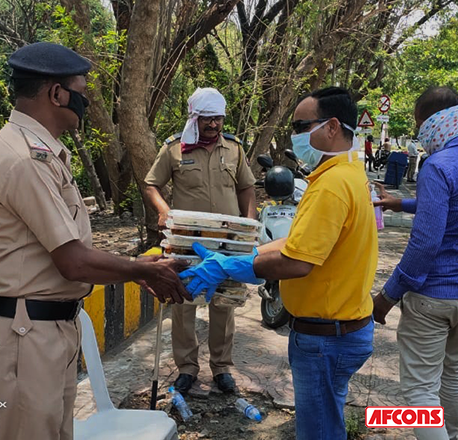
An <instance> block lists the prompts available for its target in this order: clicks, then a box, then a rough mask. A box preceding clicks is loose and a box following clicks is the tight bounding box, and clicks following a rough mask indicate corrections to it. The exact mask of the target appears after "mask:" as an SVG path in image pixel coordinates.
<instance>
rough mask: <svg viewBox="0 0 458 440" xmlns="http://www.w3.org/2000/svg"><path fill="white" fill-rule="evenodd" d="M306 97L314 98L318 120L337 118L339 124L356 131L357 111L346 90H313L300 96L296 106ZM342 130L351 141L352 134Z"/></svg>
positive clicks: (335, 88) (345, 129) (349, 131)
mask: <svg viewBox="0 0 458 440" xmlns="http://www.w3.org/2000/svg"><path fill="white" fill-rule="evenodd" d="M308 97H312V98H315V99H316V100H317V101H318V117H319V118H320V119H324V118H337V119H338V120H339V121H340V122H341V123H343V124H347V125H348V126H350V127H351V128H353V129H356V122H357V119H358V109H357V108H356V103H355V102H354V101H353V99H352V97H351V95H350V92H349V91H348V90H347V89H344V88H342V87H326V88H324V89H319V90H315V91H313V92H312V93H307V94H305V95H302V96H301V97H300V98H299V100H298V102H297V104H299V103H300V102H302V101H303V100H304V99H305V98H308ZM342 129H343V134H344V136H345V137H346V138H347V139H349V140H351V139H353V132H352V131H351V130H348V129H347V128H345V127H343V126H342Z"/></svg>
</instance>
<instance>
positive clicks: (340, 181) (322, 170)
mask: <svg viewBox="0 0 458 440" xmlns="http://www.w3.org/2000/svg"><path fill="white" fill-rule="evenodd" d="M352 158H353V160H352V161H349V160H348V155H347V154H341V155H339V156H336V157H333V158H331V159H329V160H327V161H326V162H324V163H323V164H322V165H320V166H319V167H318V168H317V169H316V170H315V171H314V172H313V173H312V174H310V176H309V178H308V180H309V187H308V189H307V192H306V193H305V195H304V197H303V198H302V200H301V202H300V204H299V206H298V210H297V213H296V217H295V219H294V222H293V224H292V226H291V231H290V233H289V237H288V240H287V242H286V245H285V247H284V249H283V250H282V253H283V254H284V255H286V256H287V257H289V258H292V259H295V260H301V261H306V262H308V263H312V264H314V265H315V266H314V268H313V269H312V271H311V272H310V274H309V275H308V276H306V277H303V278H296V279H291V280H284V281H282V282H281V284H280V291H281V296H282V299H283V303H284V304H285V306H286V308H287V310H288V311H289V312H290V313H291V314H292V315H293V316H295V317H312V318H323V319H339V320H352V319H362V318H365V317H367V316H369V315H371V313H372V308H373V303H372V298H371V296H370V291H371V288H372V283H373V281H374V276H375V270H376V268H377V253H378V238H377V227H376V224H375V215H374V207H373V204H372V201H371V196H370V190H369V182H368V180H367V177H366V173H365V171H364V167H363V164H362V163H361V162H360V161H359V160H358V155H357V153H352Z"/></svg>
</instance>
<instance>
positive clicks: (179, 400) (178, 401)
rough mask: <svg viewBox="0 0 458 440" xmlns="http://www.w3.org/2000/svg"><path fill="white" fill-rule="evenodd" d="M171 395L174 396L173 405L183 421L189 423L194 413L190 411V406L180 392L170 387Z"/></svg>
mask: <svg viewBox="0 0 458 440" xmlns="http://www.w3.org/2000/svg"><path fill="white" fill-rule="evenodd" d="M169 393H170V394H171V396H172V404H173V406H174V407H175V408H176V409H177V410H178V412H179V413H180V415H181V418H182V419H183V421H184V422H186V421H188V420H189V419H190V418H191V417H192V411H191V410H190V409H189V406H188V404H187V403H186V401H185V400H184V398H183V396H182V395H181V393H180V392H179V391H176V390H175V387H170V388H169Z"/></svg>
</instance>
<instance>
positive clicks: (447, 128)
mask: <svg viewBox="0 0 458 440" xmlns="http://www.w3.org/2000/svg"><path fill="white" fill-rule="evenodd" d="M457 136H458V106H454V107H450V108H446V109H444V110H441V111H439V112H437V113H434V114H433V115H432V116H430V117H429V118H428V119H427V120H426V121H425V122H423V124H421V127H420V131H419V133H418V140H419V141H420V143H421V145H422V147H423V148H424V149H425V151H426V152H427V153H428V154H429V155H431V154H433V153H434V152H436V151H439V150H442V149H443V148H444V147H445V144H447V142H449V141H451V140H452V139H454V138H456V137H457Z"/></svg>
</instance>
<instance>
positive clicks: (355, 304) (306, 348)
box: [180, 87, 378, 440]
mask: <svg viewBox="0 0 458 440" xmlns="http://www.w3.org/2000/svg"><path fill="white" fill-rule="evenodd" d="M356 119H357V109H356V105H355V103H354V102H353V100H352V99H351V97H350V95H349V93H348V91H346V90H345V89H341V88H337V87H330V88H326V89H322V90H318V91H315V92H313V93H311V94H309V95H307V96H305V97H303V98H302V100H301V101H300V102H299V104H298V105H297V108H296V110H295V113H294V118H293V128H294V131H295V134H294V135H293V136H292V141H293V148H294V151H295V152H296V154H297V155H298V156H299V157H300V158H301V159H302V160H303V161H304V162H307V163H308V164H309V165H310V166H312V167H313V168H315V169H314V171H313V172H312V174H310V176H309V187H308V190H307V193H306V194H305V196H304V197H303V199H302V201H301V203H300V204H299V207H298V211H297V213H296V217H295V220H294V222H293V225H292V227H291V231H290V233H289V236H288V238H286V239H282V240H278V241H275V242H272V243H269V244H267V245H264V246H261V247H260V248H258V249H257V251H256V252H254V253H253V255H249V256H243V257H230V258H229V257H225V256H223V255H221V254H216V253H214V252H211V251H208V250H206V249H205V248H203V247H202V246H200V245H198V244H195V245H194V249H195V250H196V252H198V253H199V254H200V255H201V257H202V258H203V259H204V261H203V262H202V263H201V264H200V265H199V266H196V267H194V268H192V269H188V270H186V271H185V272H182V273H181V274H180V277H183V278H184V277H188V276H192V277H193V280H192V281H191V282H190V283H189V284H188V285H187V289H188V291H189V292H190V293H191V294H192V295H193V296H196V295H198V294H199V293H200V292H201V291H202V289H207V292H212V291H213V290H214V288H215V286H216V285H218V284H219V283H221V282H222V280H224V279H226V278H227V277H230V278H233V279H236V280H239V281H242V282H248V283H259V282H261V281H262V280H261V278H265V279H273V280H275V279H280V280H283V281H282V282H281V295H282V299H283V302H284V304H285V306H286V308H287V309H288V311H289V312H290V313H291V315H292V317H293V318H292V319H291V322H290V327H291V333H290V337H289V361H290V365H291V369H292V372H293V383H294V393H295V403H296V435H297V439H299V440H312V439H313V440H344V439H346V438H347V437H346V432H345V420H344V405H345V398H346V396H347V393H348V382H349V380H350V378H351V376H352V375H353V374H354V373H355V372H356V371H357V370H358V369H359V368H360V367H361V366H362V365H363V364H364V362H365V361H366V360H367V359H368V358H369V357H370V355H371V354H372V338H373V330H374V323H373V319H372V307H373V303H372V298H371V296H370V290H371V287H372V283H373V280H374V276H375V270H376V267H377V252H378V243H377V230H376V225H375V217H374V208H373V205H372V202H371V198H370V192H369V186H368V181H367V177H366V174H365V171H364V165H363V164H362V163H361V162H360V161H359V160H358V155H357V152H356V151H354V150H357V149H359V144H358V143H357V142H355V140H356V139H355V138H354V134H353V132H354V130H355V128H356Z"/></svg>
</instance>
